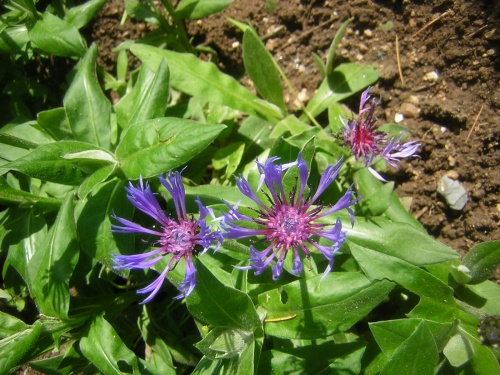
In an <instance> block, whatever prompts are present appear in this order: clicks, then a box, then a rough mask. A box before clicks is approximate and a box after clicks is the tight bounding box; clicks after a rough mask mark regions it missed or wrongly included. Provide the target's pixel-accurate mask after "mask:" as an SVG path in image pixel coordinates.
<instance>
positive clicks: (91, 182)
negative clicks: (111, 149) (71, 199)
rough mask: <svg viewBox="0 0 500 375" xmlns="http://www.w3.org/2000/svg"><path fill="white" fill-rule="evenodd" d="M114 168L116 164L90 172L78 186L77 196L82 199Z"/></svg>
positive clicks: (111, 172) (110, 173)
mask: <svg viewBox="0 0 500 375" xmlns="http://www.w3.org/2000/svg"><path fill="white" fill-rule="evenodd" d="M115 170H116V165H114V164H113V165H107V166H105V167H102V168H100V169H98V170H97V171H95V172H94V173H92V174H91V175H90V176H89V177H87V179H86V180H85V181H83V182H82V184H81V185H80V187H79V188H78V197H79V198H80V199H84V198H85V197H86V196H87V194H89V193H90V192H91V191H92V189H93V188H94V187H95V186H96V185H97V184H99V183H101V182H104V181H105V180H106V179H107V178H108V177H110V176H111V175H112V174H113V173H114V172H115Z"/></svg>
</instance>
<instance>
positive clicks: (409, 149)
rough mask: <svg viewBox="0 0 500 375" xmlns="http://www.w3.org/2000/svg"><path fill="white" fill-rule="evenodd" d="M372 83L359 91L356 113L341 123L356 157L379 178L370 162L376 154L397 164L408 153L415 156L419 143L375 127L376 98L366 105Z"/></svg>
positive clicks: (390, 162)
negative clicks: (353, 117) (357, 110)
mask: <svg viewBox="0 0 500 375" xmlns="http://www.w3.org/2000/svg"><path fill="white" fill-rule="evenodd" d="M370 90H371V87H368V88H367V89H366V90H365V91H364V92H363V93H362V94H361V100H360V104H359V112H358V116H357V118H355V119H350V120H349V121H347V123H344V130H343V140H344V143H345V145H346V146H348V147H350V148H351V152H352V154H353V155H354V157H355V158H356V159H363V162H364V164H365V166H366V167H368V169H369V170H370V172H371V173H372V174H373V175H374V176H375V177H377V178H378V179H379V180H381V181H385V179H384V178H383V177H382V176H381V175H380V174H379V173H378V172H376V171H375V170H374V169H373V168H371V165H372V163H373V160H374V159H375V158H376V157H382V158H383V159H384V160H385V161H386V162H387V163H388V164H390V165H391V166H393V167H395V168H397V167H398V165H397V163H398V162H399V161H400V160H401V159H403V158H407V157H410V156H415V153H416V152H417V150H418V148H419V147H420V144H419V143H418V142H415V141H410V142H406V143H403V142H402V140H401V138H396V137H389V135H388V134H387V133H384V132H382V131H380V130H378V126H377V125H376V118H375V115H374V113H375V107H376V106H377V104H378V102H377V101H376V100H375V99H372V101H371V102H370V103H369V104H368V105H367V103H368V102H369V100H370V99H371V96H370Z"/></svg>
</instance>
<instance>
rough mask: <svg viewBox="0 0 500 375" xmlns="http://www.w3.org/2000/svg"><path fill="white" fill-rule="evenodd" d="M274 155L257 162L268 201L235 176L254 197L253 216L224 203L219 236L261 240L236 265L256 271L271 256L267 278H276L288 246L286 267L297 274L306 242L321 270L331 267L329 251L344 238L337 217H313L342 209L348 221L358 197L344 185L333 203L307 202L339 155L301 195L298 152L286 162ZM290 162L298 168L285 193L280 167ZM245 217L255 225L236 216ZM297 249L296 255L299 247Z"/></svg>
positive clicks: (331, 176)
mask: <svg viewBox="0 0 500 375" xmlns="http://www.w3.org/2000/svg"><path fill="white" fill-rule="evenodd" d="M278 159H279V158H277V157H271V158H269V159H267V161H266V162H265V164H261V163H259V162H258V161H256V163H257V167H258V169H259V172H260V174H261V179H260V183H259V187H258V189H260V187H261V186H262V184H263V183H265V185H266V186H267V190H268V192H269V193H265V194H266V196H267V198H268V199H269V201H270V203H271V207H268V206H266V205H265V204H264V203H263V202H262V201H261V200H260V199H259V198H258V197H257V195H256V194H255V193H254V192H253V191H252V189H251V188H250V185H249V184H248V182H247V180H245V178H244V177H243V176H241V175H240V176H239V177H238V178H237V180H236V185H237V186H238V188H239V189H240V191H241V192H242V193H243V194H245V195H246V196H247V197H248V198H250V199H252V200H253V201H255V203H257V205H258V206H259V209H258V210H257V214H258V215H257V218H251V217H249V216H246V215H244V214H242V213H240V212H238V205H236V206H234V207H232V206H230V205H229V204H227V203H226V205H227V206H228V207H229V212H228V213H225V214H224V218H223V222H222V223H221V226H222V227H223V229H224V230H225V231H226V234H225V235H224V237H225V238H230V239H240V238H246V237H254V236H259V237H261V238H262V237H263V240H264V242H267V247H266V248H265V249H264V250H262V251H259V250H257V249H256V248H255V247H254V246H250V266H247V267H239V268H240V269H243V270H250V269H253V270H255V274H256V275H259V274H261V273H262V272H263V271H264V269H265V268H266V267H267V266H268V265H269V264H270V263H271V262H272V260H273V259H275V258H276V264H275V265H274V266H273V267H272V275H273V279H274V280H277V279H278V278H279V277H280V275H281V273H282V271H283V264H284V261H285V257H286V255H287V253H288V251H289V250H290V251H292V252H293V256H294V261H293V269H292V273H293V274H295V275H299V274H300V273H301V272H302V268H303V265H302V257H305V258H306V259H310V256H311V255H310V249H309V247H310V246H312V247H315V248H316V249H318V250H319V251H320V252H321V253H322V254H323V255H324V256H325V258H326V259H327V260H328V267H327V268H326V270H325V275H326V274H327V273H328V272H329V271H330V270H331V269H332V266H333V257H334V255H335V253H336V252H337V251H338V250H339V249H340V245H341V244H342V243H343V242H344V240H345V237H346V233H345V232H343V231H342V222H341V221H340V219H339V218H337V221H336V223H335V224H333V225H328V224H322V223H319V222H317V220H318V219H321V218H323V217H325V216H327V215H330V214H333V213H334V212H337V211H339V210H342V209H347V211H348V212H349V215H350V217H351V224H353V223H354V214H353V212H352V209H351V208H350V207H351V206H352V205H353V204H354V203H356V202H357V200H358V199H355V198H354V197H353V195H354V192H353V191H352V190H351V189H349V190H348V191H347V192H346V193H345V194H344V196H343V197H342V198H340V200H339V201H338V202H337V203H336V204H335V205H333V206H329V207H326V206H321V205H317V206H313V204H314V203H315V202H316V201H317V200H318V198H319V196H320V195H321V194H322V193H323V192H324V191H325V190H326V188H328V186H329V185H330V184H331V183H332V182H333V181H334V180H335V178H336V177H337V174H338V173H339V170H340V167H341V165H342V160H340V161H339V162H338V163H337V164H335V165H330V166H328V167H327V168H326V170H325V172H324V173H323V175H322V176H321V180H320V182H319V186H318V190H317V191H316V193H315V194H314V195H313V196H312V197H310V196H307V197H305V196H304V195H305V190H306V183H307V178H308V173H309V172H308V169H307V165H306V163H305V161H304V160H303V159H302V156H301V154H300V153H299V156H298V158H297V160H296V161H295V162H292V163H288V164H281V165H279V164H275V162H276V161H277V160H278ZM292 166H296V167H297V168H298V172H299V179H300V185H299V186H298V191H297V186H295V187H294V188H293V189H292V191H291V192H290V194H289V196H287V194H286V193H285V191H284V187H283V182H282V177H283V176H282V174H283V171H285V170H286V169H288V168H290V167H292ZM237 221H246V222H251V223H254V224H257V225H258V228H256V229H249V228H244V227H240V226H239V225H238V224H237V223H236V222H237ZM319 237H323V238H325V239H327V240H329V241H330V242H331V244H330V245H320V244H319V243H318V242H317V239H318V238H319ZM301 252H302V253H303V255H302V256H301V255H300V253H301Z"/></svg>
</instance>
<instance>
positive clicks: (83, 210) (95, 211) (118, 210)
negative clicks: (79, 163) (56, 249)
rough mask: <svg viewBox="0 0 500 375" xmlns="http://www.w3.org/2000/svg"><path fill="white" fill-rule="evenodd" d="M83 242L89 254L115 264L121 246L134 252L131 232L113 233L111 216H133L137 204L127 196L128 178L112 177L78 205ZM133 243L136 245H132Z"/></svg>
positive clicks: (79, 232)
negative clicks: (112, 257) (113, 178)
mask: <svg viewBox="0 0 500 375" xmlns="http://www.w3.org/2000/svg"><path fill="white" fill-rule="evenodd" d="M75 211H76V217H77V230H78V234H79V238H80V244H81V247H82V249H83V251H85V252H86V253H87V254H88V255H90V256H91V257H93V258H95V259H97V260H98V261H99V262H101V263H103V264H105V265H107V266H111V265H112V261H111V256H112V255H113V254H119V253H121V252H122V251H120V249H128V253H130V252H133V251H134V248H133V247H134V246H133V241H130V240H131V238H133V237H132V236H130V235H128V236H127V235H124V234H119V235H117V236H115V235H113V233H112V232H111V220H112V218H111V216H112V215H113V214H115V215H117V216H119V217H124V218H131V217H132V215H133V211H134V208H133V205H132V204H130V203H129V202H128V200H127V198H126V191H125V181H120V180H116V179H115V180H111V181H108V182H105V183H102V184H100V185H98V186H96V188H94V190H92V194H88V195H87V196H86V197H85V198H84V199H82V200H80V201H79V202H78V204H77V206H76V208H75ZM131 244H132V246H131Z"/></svg>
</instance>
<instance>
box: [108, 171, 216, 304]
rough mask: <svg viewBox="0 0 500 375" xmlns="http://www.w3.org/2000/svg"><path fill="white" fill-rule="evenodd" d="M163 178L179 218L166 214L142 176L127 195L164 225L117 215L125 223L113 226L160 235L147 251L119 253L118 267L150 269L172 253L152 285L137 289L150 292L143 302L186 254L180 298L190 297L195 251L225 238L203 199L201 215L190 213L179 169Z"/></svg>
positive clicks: (158, 288)
mask: <svg viewBox="0 0 500 375" xmlns="http://www.w3.org/2000/svg"><path fill="white" fill-rule="evenodd" d="M160 182H161V183H162V185H163V186H165V188H166V189H167V190H168V192H169V193H170V195H171V196H172V200H173V202H174V206H175V211H176V214H177V217H176V218H171V217H169V216H167V215H166V214H165V212H164V211H163V210H162V209H161V207H160V205H159V204H158V201H157V200H156V198H155V196H154V194H153V192H152V191H151V189H150V187H149V186H148V185H147V183H146V184H144V183H143V181H142V179H140V180H139V186H138V187H134V186H133V185H132V184H130V185H129V186H128V187H127V188H126V189H127V193H128V194H127V197H128V199H129V200H130V201H131V202H132V204H133V205H134V206H135V207H136V208H137V209H139V210H140V211H142V212H143V213H145V214H147V215H149V216H150V217H152V218H153V219H154V220H156V221H157V222H158V223H159V224H160V227H161V229H159V230H154V229H147V228H144V227H142V226H140V225H138V224H135V223H133V222H131V221H129V220H126V219H123V218H119V217H116V216H115V217H114V218H115V219H116V220H117V221H118V222H119V223H120V224H121V225H113V226H112V228H113V231H114V232H118V233H142V234H149V235H153V236H156V237H157V240H156V241H155V243H154V245H157V246H158V248H156V249H155V250H153V251H150V252H147V253H144V254H136V255H115V256H114V259H113V260H114V263H115V267H114V268H115V269H116V270H123V269H148V268H151V267H152V266H154V265H155V264H156V263H158V262H159V261H160V260H161V259H162V258H163V257H164V256H167V255H171V258H170V261H169V262H168V265H167V267H166V268H165V269H164V270H163V272H162V273H161V275H160V276H159V277H158V278H157V279H156V280H155V281H153V282H152V283H151V284H150V285H148V286H146V287H145V288H143V289H139V290H138V291H137V293H144V294H147V293H149V296H148V297H147V298H146V299H145V300H144V301H143V302H142V303H147V302H149V301H150V300H151V299H152V298H153V297H154V296H155V295H156V293H158V291H159V290H160V288H161V286H162V284H163V281H164V280H165V276H166V274H167V273H168V272H169V271H170V270H171V269H173V267H175V266H176V264H177V263H178V262H179V260H180V259H182V258H184V262H185V265H186V275H185V278H184V281H183V282H182V283H181V284H180V286H179V290H180V292H181V294H180V295H179V296H177V297H176V298H177V299H180V298H183V297H187V296H188V295H189V293H191V292H192V291H193V289H194V287H195V284H196V268H195V267H194V264H193V259H192V258H193V255H196V254H197V253H198V252H201V253H204V252H206V251H207V250H208V249H209V248H210V246H212V244H214V243H215V244H216V246H219V245H220V243H221V241H222V235H221V233H220V232H219V231H217V230H215V231H212V228H211V226H208V225H207V224H206V222H205V218H206V216H207V215H209V213H210V211H209V209H208V208H206V207H205V206H203V204H202V203H201V201H200V200H199V199H197V200H196V202H197V204H198V207H199V210H200V215H199V219H194V218H193V217H188V215H187V213H186V204H185V195H186V193H185V190H184V185H183V184H182V177H181V174H180V173H179V172H170V173H168V175H167V176H166V177H165V178H164V177H162V176H160Z"/></svg>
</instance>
